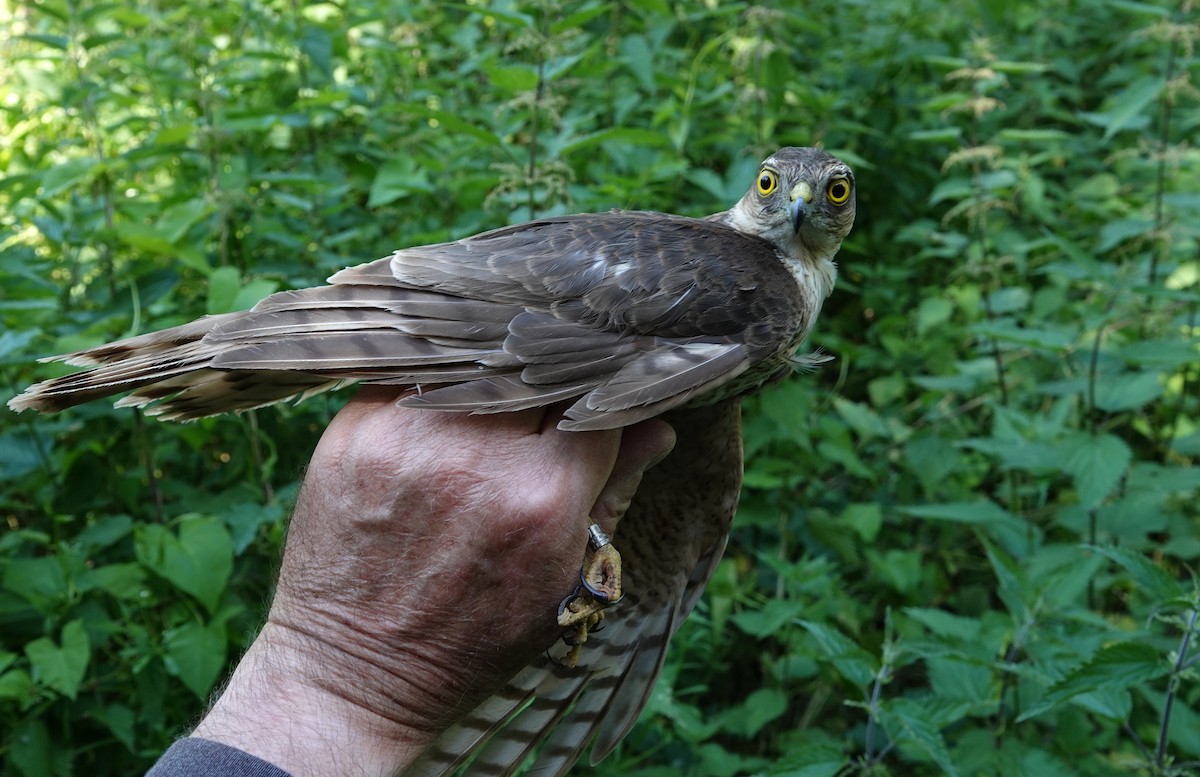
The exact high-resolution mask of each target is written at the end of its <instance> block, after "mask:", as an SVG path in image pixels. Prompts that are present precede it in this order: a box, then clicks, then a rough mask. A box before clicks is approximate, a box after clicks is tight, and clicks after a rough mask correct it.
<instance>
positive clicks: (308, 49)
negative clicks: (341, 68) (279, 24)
mask: <svg viewBox="0 0 1200 777" xmlns="http://www.w3.org/2000/svg"><path fill="white" fill-rule="evenodd" d="M300 50H301V51H303V52H304V55H305V56H306V57H308V61H309V62H311V63H312V64H313V67H314V68H316V70H317V72H318V73H320V74H321V75H322V76H324V77H325V78H326V79H329V78H332V77H333V40H332V39H331V38H330V37H329V33H328V32H326V31H325V30H324V29H322V28H320V27H317V26H314V25H311V24H309V25H305V26H304V32H302V33H301V34H300Z"/></svg>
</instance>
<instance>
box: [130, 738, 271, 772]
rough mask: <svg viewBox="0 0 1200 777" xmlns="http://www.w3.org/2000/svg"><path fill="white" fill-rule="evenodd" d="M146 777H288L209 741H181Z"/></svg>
mask: <svg viewBox="0 0 1200 777" xmlns="http://www.w3.org/2000/svg"><path fill="white" fill-rule="evenodd" d="M146 777H291V775H290V774H288V773H287V772H285V771H284V770H283V769H280V768H279V767H278V766H275V765H274V764H271V763H267V762H266V761H264V760H262V759H261V758H255V757H254V756H252V755H250V754H249V753H244V752H242V751H241V750H238V749H237V748H235V747H230V746H229V745H223V744H221V743H220V742H213V741H212V740H209V739H200V738H198V737H188V738H186V739H180V740H178V741H177V742H175V744H173V745H171V747H170V748H169V749H168V750H167V752H165V753H163V755H162V758H159V759H158V763H156V764H154V766H153V767H151V769H150V771H148V772H146Z"/></svg>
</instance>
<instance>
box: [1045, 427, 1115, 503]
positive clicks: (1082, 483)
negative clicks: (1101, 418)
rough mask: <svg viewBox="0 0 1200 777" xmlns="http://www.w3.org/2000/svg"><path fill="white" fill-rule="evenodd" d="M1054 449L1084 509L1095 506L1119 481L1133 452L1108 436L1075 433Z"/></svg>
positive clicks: (1111, 436)
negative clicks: (1062, 459)
mask: <svg viewBox="0 0 1200 777" xmlns="http://www.w3.org/2000/svg"><path fill="white" fill-rule="evenodd" d="M1057 447H1058V450H1059V451H1060V452H1061V453H1062V455H1063V457H1064V465H1063V466H1064V468H1065V469H1066V471H1067V472H1069V473H1070V474H1071V476H1072V477H1073V478H1074V479H1075V490H1076V492H1078V494H1079V502H1080V504H1082V505H1083V506H1084V507H1097V506H1098V505H1099V504H1100V503H1101V502H1103V501H1104V500H1105V498H1107V497H1108V495H1109V494H1111V493H1112V492H1113V491H1114V490H1115V489H1116V487H1117V485H1118V484H1119V483H1120V482H1121V478H1122V477H1124V475H1125V473H1126V471H1128V469H1129V462H1130V461H1131V460H1132V458H1133V453H1132V451H1130V449H1129V446H1128V445H1126V444H1125V441H1124V440H1122V439H1120V438H1119V437H1115V436H1113V435H1111V434H1101V435H1096V436H1094V437H1093V436H1092V435H1089V434H1076V435H1072V436H1071V437H1068V438H1067V439H1065V440H1063V442H1061V443H1060V444H1059V445H1058V446H1057Z"/></svg>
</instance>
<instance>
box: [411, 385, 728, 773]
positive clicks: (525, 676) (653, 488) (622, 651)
mask: <svg viewBox="0 0 1200 777" xmlns="http://www.w3.org/2000/svg"><path fill="white" fill-rule="evenodd" d="M664 418H665V419H666V420H667V421H669V422H670V423H671V425H672V426H673V427H674V428H675V430H676V434H677V436H678V440H677V442H676V445H675V449H674V451H673V452H672V453H671V454H670V455H669V456H668V457H667V458H666V459H664V460H663V461H662V462H661V463H659V464H658V465H656V466H655V467H654V468H652V469H650V470H649V471H647V472H646V475H645V477H644V479H643V481H642V484H641V486H640V487H639V488H638V491H637V495H636V496H635V497H634V499H633V502H632V504H631V505H630V507H629V509H628V510H627V511H626V513H625V517H624V518H623V519H622V520H621V523H620V526H619V527H618V528H617V532H616V536H615V537H614V542H616V543H617V544H619V546H620V548H621V555H622V559H623V563H622V566H623V575H624V576H625V578H626V580H627V581H628V585H627V589H628V594H627V595H626V597H625V599H623V600H622V601H621V603H620V604H618V605H616V606H615V607H613V608H612V609H610V610H608V611H607V613H606V616H605V619H604V627H603V628H602V629H600V630H597V631H593V632H592V633H590V634H589V635H588V642H587V645H586V647H585V649H584V651H583V653H582V654H581V657H580V663H579V665H578V666H577V667H576V668H574V669H567V668H565V667H563V666H561V665H559V664H557V663H556V662H555V661H554V655H553V654H547V655H545V656H543V657H541V658H540V659H538V660H537V661H535V662H534V663H533V664H531V665H529V666H528V667H526V668H525V669H524V670H522V671H521V673H520V674H518V675H517V676H516V677H514V678H513V679H512V680H511V681H510V682H509V683H508V684H507V685H506V686H505V687H504V688H502V689H501V690H500V691H498V692H497V693H496V694H495V695H494V696H492V697H491V698H489V699H487V700H486V701H484V702H483V703H482V704H480V705H479V706H478V707H476V708H475V709H474V710H473V711H472V712H471V713H470V714H468V715H466V716H465V717H464V718H462V719H461V720H460V721H459V722H458V723H456V724H455V725H454V726H452V727H451V728H450V729H449V730H447V731H446V732H445V733H444V734H443V735H442V736H441V737H440V738H439V739H438V740H437V742H435V744H434V745H433V747H431V748H430V749H429V750H428V751H427V752H426V753H425V754H424V756H423V757H422V758H421V760H420V761H419V762H418V763H417V764H416V765H415V766H414V767H413V768H412V769H411V770H410V771H409V772H407V774H409V775H419V776H420V777H434V776H435V775H448V774H453V773H454V772H455V771H456V770H457V769H459V768H460V767H462V766H463V765H464V764H468V763H469V764H470V765H469V766H468V768H467V771H466V774H467V775H471V777H502V776H504V775H509V774H512V773H513V772H514V771H516V769H517V768H518V767H520V766H521V765H522V764H523V763H525V762H526V760H527V759H528V757H529V756H530V755H532V754H534V753H536V760H535V762H534V764H533V766H532V768H531V769H530V771H529V772H528V773H529V774H537V775H538V777H556V776H557V775H562V774H565V773H566V771H567V770H568V769H570V767H571V765H572V764H573V763H574V762H575V760H576V759H577V758H578V757H579V756H580V755H581V754H582V753H583V751H584V750H586V749H587V748H588V747H589V746H591V748H592V749H591V760H592V762H593V763H596V762H598V761H599V760H600V759H601V758H604V757H605V756H606V755H608V754H609V753H610V752H612V750H613V749H614V748H615V747H616V746H617V744H618V743H619V742H620V741H621V739H622V738H624V736H625V735H626V734H627V733H628V732H629V730H630V729H631V728H632V727H633V725H634V723H635V722H636V721H637V719H638V716H639V714H640V713H641V711H642V709H643V708H644V707H645V705H646V702H647V700H648V699H649V697H650V693H651V691H652V690H653V687H654V682H655V680H656V679H657V678H658V674H659V672H660V670H661V669H662V664H663V659H664V657H665V655H666V649H667V644H668V643H669V641H670V638H671V635H672V634H674V632H675V630H676V629H677V628H678V627H679V625H680V624H681V623H682V622H683V620H684V618H686V617H687V614H688V613H689V612H690V611H691V610H692V608H693V607H694V606H695V604H696V602H697V600H698V599H699V595H700V592H701V591H703V589H704V586H705V584H707V582H708V580H709V578H710V577H711V576H712V573H713V570H714V569H715V568H716V564H717V562H718V561H719V560H720V557H721V553H722V551H723V550H724V548H725V540H726V537H727V536H728V530H729V525H730V522H731V521H732V519H733V513H734V510H735V509H736V507H737V496H738V491H739V489H740V486H741V475H742V446H741V420H740V410H739V407H738V401H737V400H726V401H724V402H720V403H718V404H715V405H710V406H707V407H701V408H695V409H689V410H680V411H675V412H673V413H670V414H668V415H666V416H664ZM561 649H562V648H561V646H558V652H561Z"/></svg>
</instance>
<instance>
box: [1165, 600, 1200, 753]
mask: <svg viewBox="0 0 1200 777" xmlns="http://www.w3.org/2000/svg"><path fill="white" fill-rule="evenodd" d="M1197 616H1200V602H1198V603H1197V604H1196V605H1195V606H1193V607H1192V612H1191V615H1189V616H1188V623H1187V627H1186V628H1184V630H1183V637H1182V638H1181V639H1180V640H1179V651H1178V655H1176V657H1175V666H1174V667H1173V668H1172V670H1171V681H1170V682H1169V683H1168V684H1167V697H1166V700H1165V701H1164V702H1163V713H1162V724H1161V725H1160V726H1159V728H1158V747H1157V748H1156V749H1155V751H1154V765H1155V766H1157V767H1158V768H1159V769H1161V768H1162V766H1163V761H1164V760H1166V757H1167V731H1168V729H1169V728H1170V726H1171V708H1172V707H1173V706H1174V705H1175V694H1176V692H1177V691H1178V690H1179V677H1180V675H1181V674H1182V673H1183V668H1184V666H1185V665H1186V663H1187V653H1188V647H1189V646H1190V644H1191V641H1192V634H1193V633H1194V632H1195V630H1196V618H1197Z"/></svg>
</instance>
